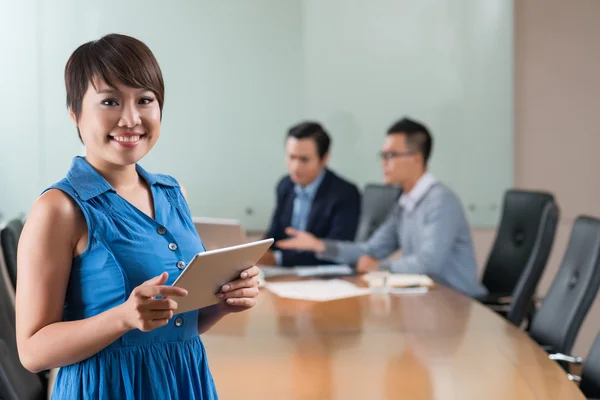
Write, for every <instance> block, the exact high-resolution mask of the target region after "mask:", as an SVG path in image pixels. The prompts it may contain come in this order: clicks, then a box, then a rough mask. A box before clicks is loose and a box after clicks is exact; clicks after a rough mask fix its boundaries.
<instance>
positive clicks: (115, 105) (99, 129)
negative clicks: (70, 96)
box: [71, 79, 160, 166]
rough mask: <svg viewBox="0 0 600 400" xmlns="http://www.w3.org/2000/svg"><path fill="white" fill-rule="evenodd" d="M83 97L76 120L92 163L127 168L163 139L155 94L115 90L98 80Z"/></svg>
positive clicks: (118, 85) (121, 87) (118, 84)
mask: <svg viewBox="0 0 600 400" xmlns="http://www.w3.org/2000/svg"><path fill="white" fill-rule="evenodd" d="M94 83H95V86H96V87H95V88H94V85H92V84H91V83H90V84H89V85H88V89H87V92H86V93H85V95H84V96H83V102H82V105H81V113H80V115H79V120H78V121H76V124H77V126H78V127H79V131H80V133H81V138H82V140H83V143H84V144H85V147H86V155H87V157H88V159H90V161H97V162H98V161H99V162H104V163H109V164H113V165H117V166H126V165H131V164H135V163H137V162H138V161H139V160H141V159H142V158H143V157H144V156H145V155H146V154H148V152H150V150H151V149H152V147H154V145H155V144H156V142H157V140H158V138H159V136H160V107H159V105H158V102H157V100H156V95H155V94H154V92H152V91H151V90H148V89H138V88H133V87H130V86H125V85H124V84H122V83H121V82H118V81H115V82H114V84H115V87H112V86H109V85H108V84H107V83H106V82H104V80H102V79H95V80H94ZM71 118H73V120H75V116H74V114H73V113H71Z"/></svg>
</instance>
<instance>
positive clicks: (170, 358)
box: [47, 157, 217, 400]
mask: <svg viewBox="0 0 600 400" xmlns="http://www.w3.org/2000/svg"><path fill="white" fill-rule="evenodd" d="M136 169H137V172H138V174H139V175H140V176H141V177H142V178H143V179H144V180H145V181H146V182H147V183H148V186H149V187H150V189H151V192H152V196H153V199H154V212H155V219H152V218H150V217H149V216H147V215H146V214H144V213H143V212H141V211H140V210H139V209H137V208H136V207H135V206H133V205H132V204H131V203H129V202H128V201H127V200H125V199H124V198H122V197H121V196H119V195H118V194H117V192H116V191H115V190H114V189H113V188H112V187H111V186H110V185H109V183H108V182H107V181H106V180H105V179H104V178H103V177H102V176H101V175H100V174H99V173H98V172H97V171H96V170H95V169H94V168H93V167H92V166H91V165H90V164H88V162H87V161H86V160H85V158H82V157H76V158H75V159H74V160H73V163H72V165H71V168H70V170H69V172H68V174H67V177H66V178H65V179H63V180H61V181H60V182H58V183H56V184H54V185H53V186H51V188H55V189H60V190H62V191H63V192H65V193H66V194H68V195H69V196H71V198H73V200H74V201H75V202H76V203H77V204H78V205H79V207H80V208H81V210H82V212H83V215H84V216H85V219H86V221H87V225H88V235H89V241H88V245H87V248H86V250H85V251H84V253H83V254H81V255H80V256H78V257H76V258H74V259H73V263H72V267H71V276H70V279H69V284H68V288H67V293H66V304H65V308H64V317H63V319H64V320H65V321H74V320H81V319H84V318H89V317H92V316H94V315H97V314H100V313H101V312H103V311H106V310H109V309H111V308H113V307H115V306H117V305H119V304H121V303H123V302H125V301H126V300H127V299H128V297H129V294H130V293H131V291H132V290H133V288H135V287H136V286H138V285H140V284H141V283H143V282H144V281H146V280H148V279H150V278H152V277H154V276H157V275H160V274H161V273H162V272H164V271H167V272H168V273H169V279H168V281H167V283H166V285H170V284H172V283H173V281H174V280H175V279H176V278H177V276H179V274H180V273H181V270H182V269H183V267H184V266H185V265H186V264H187V263H188V262H189V261H190V260H191V259H192V257H193V256H194V254H196V253H198V252H201V251H204V246H203V244H202V242H201V240H200V238H199V237H198V234H197V232H196V229H195V227H194V224H193V222H192V217H191V213H190V210H189V207H188V205H187V202H186V201H185V198H184V197H183V194H182V192H181V190H180V187H179V184H178V183H177V181H176V180H175V179H173V178H172V177H170V176H166V175H154V174H150V173H148V172H146V171H145V170H144V169H143V168H141V167H140V166H139V165H136ZM49 189H50V188H49ZM49 189H47V190H49ZM65 340H69V338H68V337H66V338H65ZM52 398H53V399H69V400H72V399H144V400H145V399H161V400H163V399H203V400H211V399H216V398H217V393H216V389H215V386H214V381H213V378H212V375H211V373H210V370H209V367H208V363H207V359H206V352H205V350H204V346H203V344H202V341H201V340H200V336H199V334H198V311H191V312H187V313H182V314H177V315H175V316H174V317H173V318H172V319H171V320H170V321H169V323H168V325H166V326H164V327H161V328H158V329H155V330H153V331H151V332H146V333H144V332H141V331H139V330H137V329H136V330H132V331H129V332H128V333H126V334H125V335H123V336H122V337H121V338H120V339H118V340H117V341H115V342H113V343H112V344H111V345H109V346H108V347H106V348H105V349H103V350H101V351H100V352H99V353H97V354H95V355H94V356H92V357H90V358H88V359H86V360H83V361H81V362H78V363H76V364H73V365H68V366H65V367H62V368H61V369H60V370H59V373H58V376H57V378H56V383H55V386H54V390H53V393H52Z"/></svg>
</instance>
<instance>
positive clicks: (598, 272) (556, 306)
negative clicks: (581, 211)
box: [529, 216, 600, 354]
mask: <svg viewBox="0 0 600 400" xmlns="http://www.w3.org/2000/svg"><path fill="white" fill-rule="evenodd" d="M599 287H600V219H597V218H593V217H588V216H580V217H578V218H577V219H576V220H575V223H574V224H573V228H572V230H571V237H570V238H569V244H568V246H567V249H566V251H565V254H564V257H563V259H562V262H561V264H560V267H559V270H558V273H557V274H556V277H555V278H554V280H553V281H552V285H551V286H550V289H549V290H548V293H547V294H546V297H545V298H544V301H543V303H542V305H541V307H540V309H539V310H538V311H537V313H536V315H535V316H534V318H533V321H532V322H531V329H530V331H529V334H530V336H531V337H532V338H533V339H534V340H535V341H536V342H537V343H539V344H540V345H541V346H542V347H543V348H544V349H545V350H546V351H548V352H549V353H562V354H569V353H571V349H572V347H573V343H574V342H575V338H576V337H577V333H578V332H579V329H580V328H581V324H582V323H583V321H584V319H585V316H586V315H587V313H588V311H589V309H590V307H591V305H592V303H593V301H594V299H595V298H596V295H597V294H598V288H599Z"/></svg>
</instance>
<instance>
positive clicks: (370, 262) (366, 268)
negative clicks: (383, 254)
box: [356, 255, 379, 274]
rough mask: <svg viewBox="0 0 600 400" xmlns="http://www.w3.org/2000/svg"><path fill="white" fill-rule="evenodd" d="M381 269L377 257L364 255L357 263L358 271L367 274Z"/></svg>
mask: <svg viewBox="0 0 600 400" xmlns="http://www.w3.org/2000/svg"><path fill="white" fill-rule="evenodd" d="M378 269H379V260H377V259H376V258H373V257H370V256H367V255H363V256H361V257H360V258H359V259H358V262H357V263H356V272H358V273H360V274H365V273H367V272H373V271H377V270H378Z"/></svg>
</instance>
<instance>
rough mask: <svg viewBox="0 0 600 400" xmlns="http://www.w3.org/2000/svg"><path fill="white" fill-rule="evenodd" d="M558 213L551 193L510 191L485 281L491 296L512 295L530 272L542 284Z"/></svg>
mask: <svg viewBox="0 0 600 400" xmlns="http://www.w3.org/2000/svg"><path fill="white" fill-rule="evenodd" d="M557 213H558V207H557V206H556V203H555V201H554V196H552V194H550V193H545V192H533V191H525V190H515V189H511V190H508V191H506V193H505V194H504V200H503V207H502V217H501V219H500V226H499V228H498V231H497V233H496V239H495V241H494V245H493V247H492V250H491V252H490V254H489V256H488V260H487V263H486V265H485V268H484V274H483V278H482V283H483V285H484V286H485V287H486V288H487V289H488V291H489V292H490V294H497V295H502V296H510V295H512V294H513V291H514V290H515V288H516V287H517V283H518V282H519V279H520V278H521V276H522V274H523V272H524V271H525V270H527V269H529V270H530V273H531V275H532V277H533V276H534V275H537V276H538V280H539V276H540V275H541V272H542V271H543V269H544V266H545V265H546V261H547V259H548V255H549V254H550V250H551V248H552V243H553V241H554V233H555V231H556V221H557ZM535 285H536V286H537V282H535Z"/></svg>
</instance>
